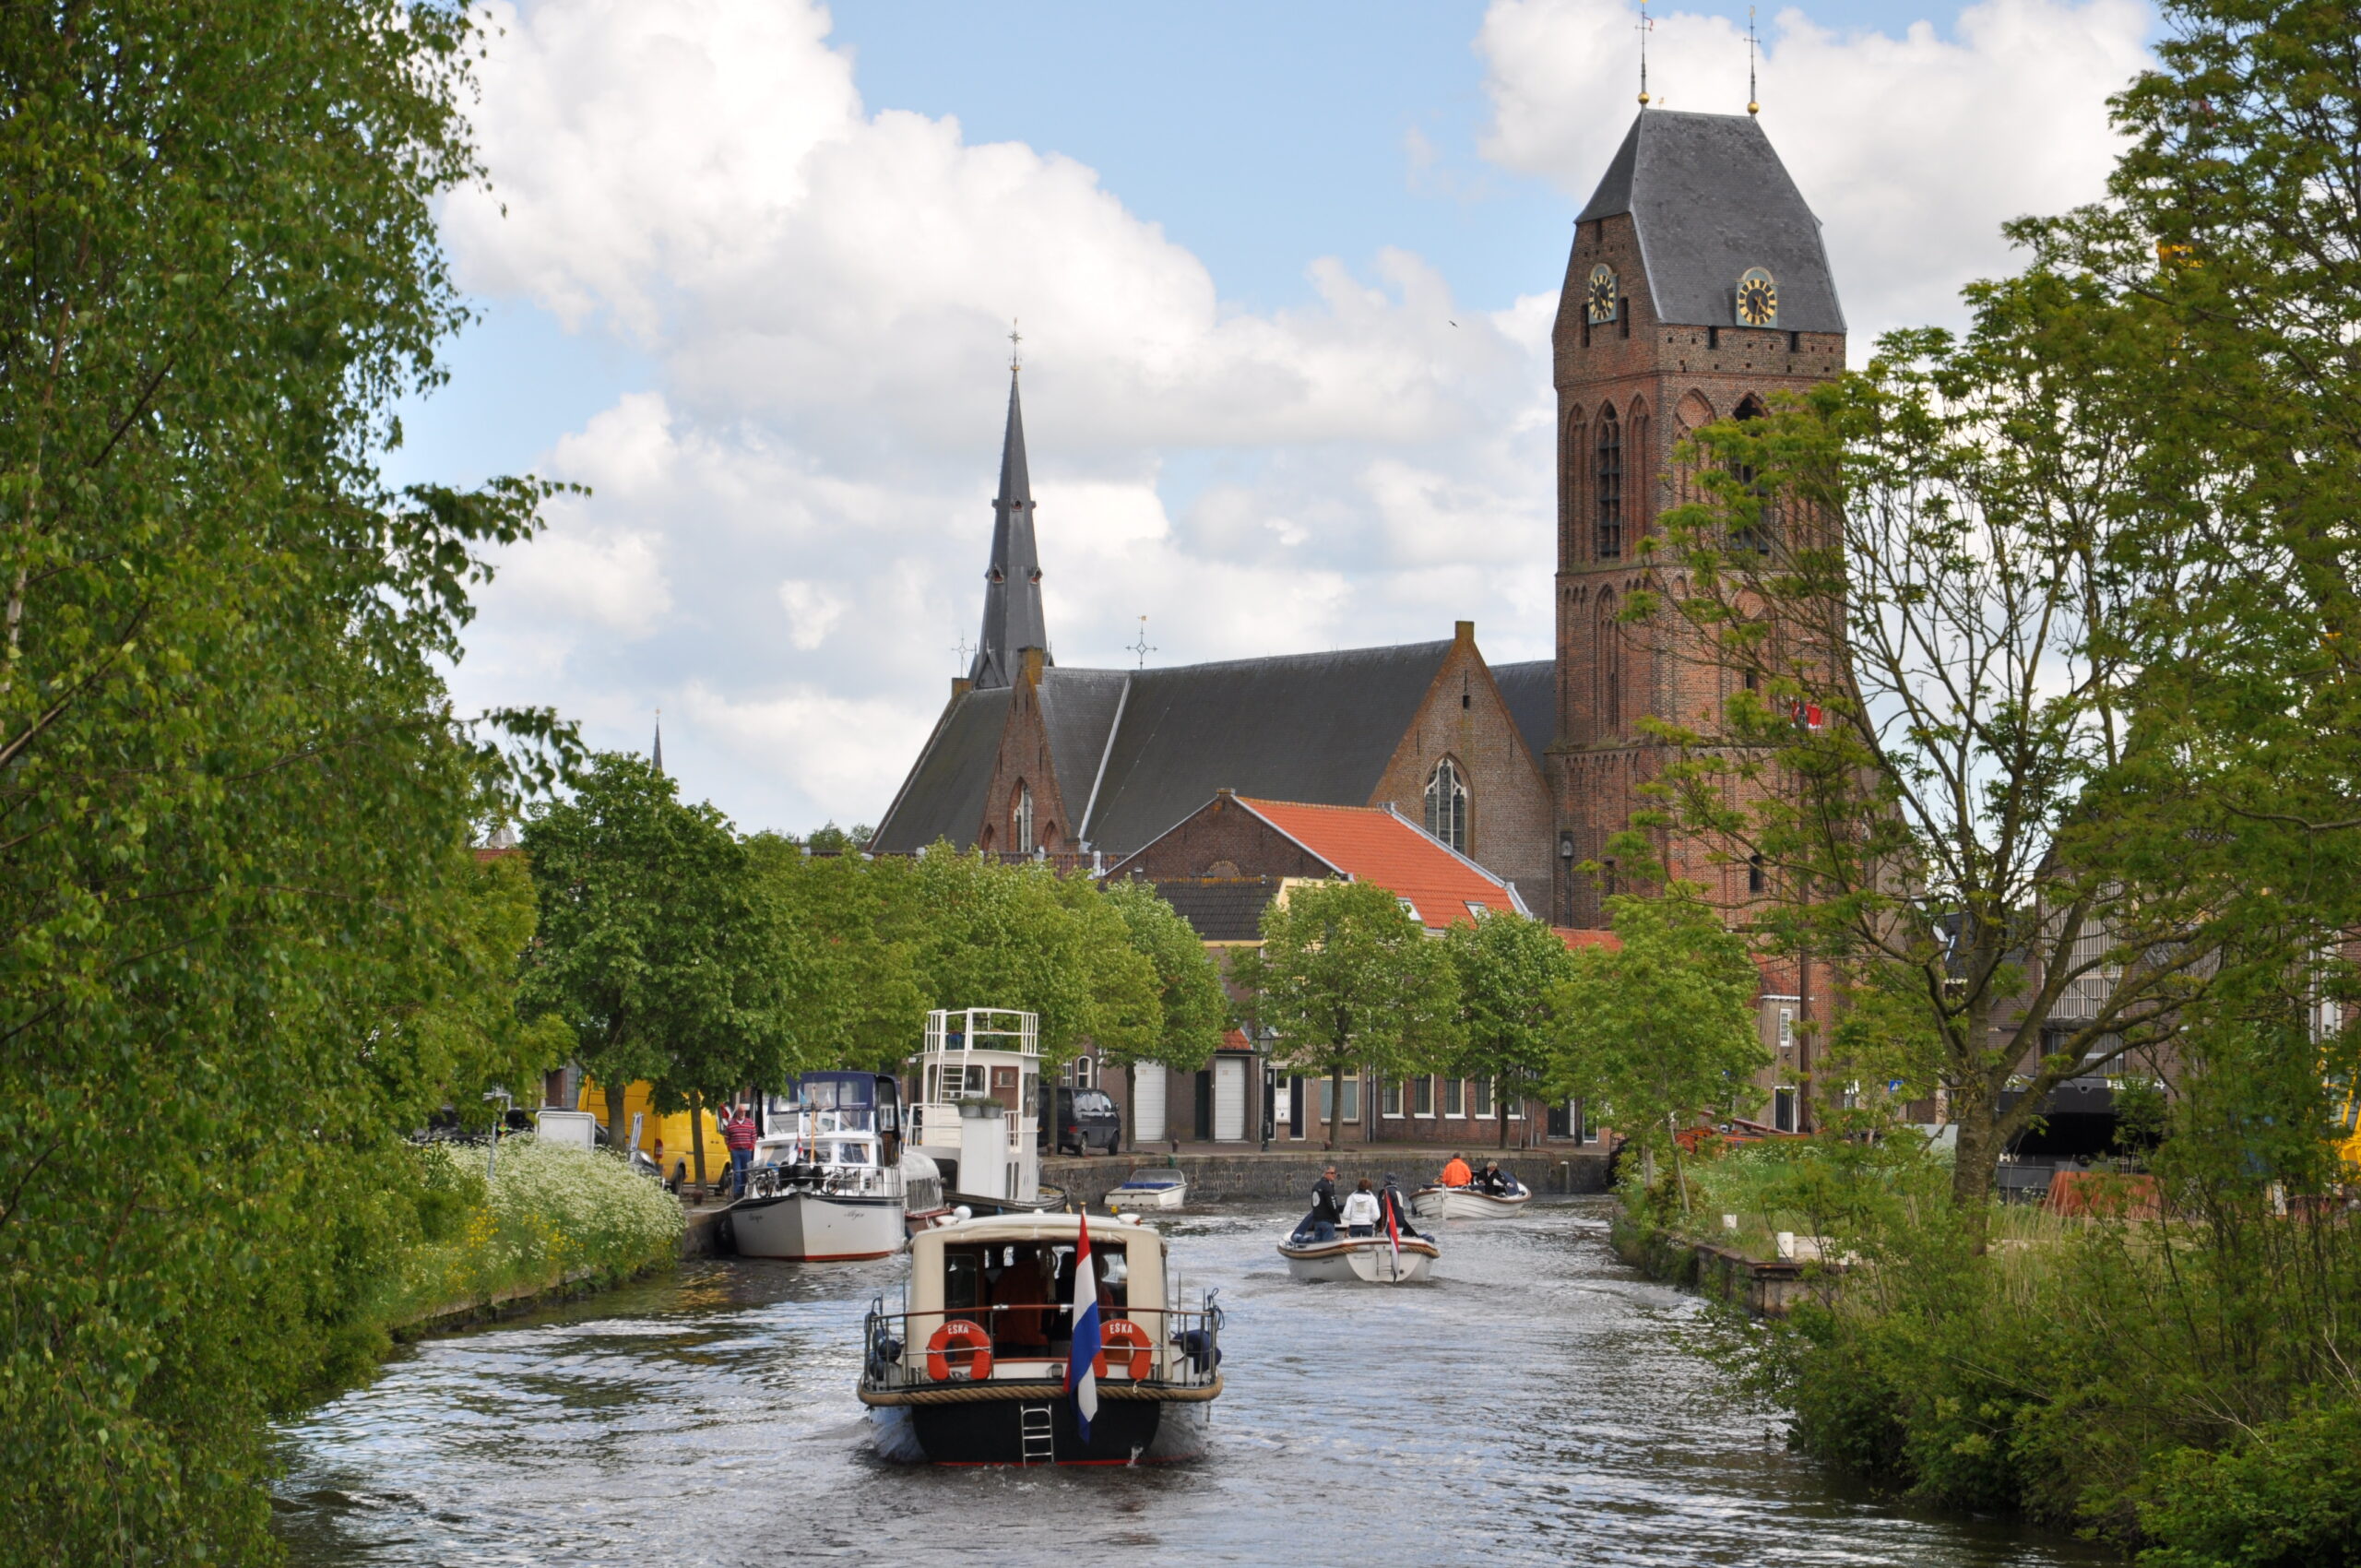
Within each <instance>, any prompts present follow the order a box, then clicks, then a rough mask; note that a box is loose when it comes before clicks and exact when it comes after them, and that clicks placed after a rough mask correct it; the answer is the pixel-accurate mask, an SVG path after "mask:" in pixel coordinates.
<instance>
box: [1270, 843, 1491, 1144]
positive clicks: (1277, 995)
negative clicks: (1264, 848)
mask: <svg viewBox="0 0 2361 1568" xmlns="http://www.w3.org/2000/svg"><path fill="white" fill-rule="evenodd" d="M1230 980H1231V981H1232V982H1233V983H1234V984H1236V985H1238V986H1239V987H1240V988H1241V989H1242V990H1244V991H1245V992H1248V993H1250V995H1251V996H1252V1006H1253V1008H1254V1011H1255V1021H1256V1022H1257V1023H1258V1024H1260V1025H1263V1026H1264V1027H1267V1028H1271V1029H1273V1030H1275V1031H1276V1033H1277V1040H1276V1042H1275V1046H1274V1053H1275V1055H1276V1056H1277V1057H1278V1059H1279V1060H1280V1061H1282V1062H1284V1063H1287V1066H1288V1067H1290V1068H1292V1069H1295V1070H1298V1071H1301V1072H1306V1073H1310V1074H1314V1075H1324V1076H1326V1077H1327V1078H1328V1080H1329V1082H1330V1085H1331V1092H1330V1099H1329V1107H1330V1119H1329V1124H1328V1136H1329V1143H1330V1146H1332V1147H1333V1146H1335V1142H1336V1139H1337V1134H1338V1125H1337V1123H1338V1121H1339V1119H1341V1117H1342V1116H1343V1114H1344V1107H1345V1097H1344V1088H1343V1085H1344V1077H1345V1075H1346V1074H1347V1073H1350V1072H1358V1073H1364V1074H1380V1075H1388V1076H1392V1075H1401V1074H1406V1073H1413V1072H1417V1071H1418V1070H1419V1069H1420V1068H1422V1067H1430V1066H1437V1067H1439V1066H1442V1065H1443V1064H1444V1063H1448V1062H1449V1061H1450V1059H1451V1056H1452V1053H1453V1051H1455V1050H1456V1049H1457V1048H1458V1046H1459V1043H1460V1032H1459V1024H1458V1018H1457V1012H1458V1003H1459V987H1458V981H1457V978H1456V976H1455V975H1454V973H1453V969H1452V966H1451V959H1450V957H1449V956H1448V955H1447V954H1446V953H1445V952H1444V950H1443V947H1442V944H1441V943H1439V942H1436V941H1434V940H1433V939H1431V938H1430V937H1429V936H1428V935H1427V933H1426V930H1425V928H1424V927H1422V926H1421V925H1420V924H1419V923H1418V917H1417V916H1416V915H1414V914H1412V913H1411V912H1410V911H1409V910H1407V909H1405V908H1403V906H1402V902H1401V900H1400V899H1399V898H1397V897H1395V896H1394V894H1393V893H1391V892H1389V891H1388V890H1387V889H1385V888H1382V887H1380V886H1378V885H1376V884H1374V883H1368V882H1325V883H1309V884H1304V885H1299V886H1297V887H1294V888H1292V889H1290V890H1289V892H1288V895H1287V900H1286V902H1285V903H1283V904H1282V903H1273V904H1272V905H1270V906H1269V907H1268V908H1266V909H1264V911H1263V945H1262V946H1261V948H1260V949H1255V948H1246V949H1243V950H1241V951H1240V953H1239V955H1238V956H1237V957H1236V958H1235V959H1234V960H1232V962H1231V965H1230Z"/></svg>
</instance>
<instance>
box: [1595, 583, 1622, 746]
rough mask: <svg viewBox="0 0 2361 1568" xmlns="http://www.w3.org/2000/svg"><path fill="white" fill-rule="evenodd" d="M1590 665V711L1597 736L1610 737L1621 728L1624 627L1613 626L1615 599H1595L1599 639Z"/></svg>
mask: <svg viewBox="0 0 2361 1568" xmlns="http://www.w3.org/2000/svg"><path fill="white" fill-rule="evenodd" d="M1594 646H1595V647H1596V659H1595V661H1594V663H1593V665H1592V676H1593V679H1594V680H1595V681H1596V691H1595V692H1594V693H1593V696H1594V698H1595V699H1596V700H1595V701H1594V702H1593V703H1592V705H1591V711H1592V712H1593V713H1595V714H1596V715H1597V716H1598V733H1599V734H1601V735H1612V734H1615V733H1616V732H1617V731H1620V730H1621V729H1622V728H1623V628H1622V627H1621V626H1619V625H1618V624H1616V621H1615V596H1614V595H1613V594H1611V593H1602V594H1600V595H1599V596H1598V637H1597V640H1596V644H1595V645H1594Z"/></svg>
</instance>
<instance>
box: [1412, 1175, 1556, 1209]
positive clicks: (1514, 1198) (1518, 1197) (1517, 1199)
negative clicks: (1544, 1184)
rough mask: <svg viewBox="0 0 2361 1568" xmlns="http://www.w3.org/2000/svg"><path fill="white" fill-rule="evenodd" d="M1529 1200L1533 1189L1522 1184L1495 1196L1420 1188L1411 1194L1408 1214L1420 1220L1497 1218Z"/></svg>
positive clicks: (1471, 1189)
mask: <svg viewBox="0 0 2361 1568" xmlns="http://www.w3.org/2000/svg"><path fill="white" fill-rule="evenodd" d="M1510 1180H1511V1181H1512V1182H1514V1181H1515V1180H1516V1179H1515V1178H1514V1177H1511V1178H1510ZM1532 1201H1533V1189H1532V1188H1530V1187H1527V1186H1525V1185H1524V1184H1523V1183H1521V1182H1520V1183H1518V1184H1517V1186H1516V1188H1515V1190H1514V1191H1513V1192H1507V1193H1498V1194H1495V1193H1487V1192H1484V1191H1483V1190H1481V1189H1480V1188H1477V1187H1421V1188H1419V1189H1418V1191H1417V1192H1415V1193H1413V1194H1410V1212H1411V1213H1413V1214H1415V1215H1417V1216H1418V1218H1420V1219H1499V1218H1502V1217H1504V1216H1507V1215H1512V1214H1514V1213H1516V1212H1517V1211H1518V1210H1519V1209H1521V1208H1523V1207H1525V1205H1527V1204H1529V1203H1531V1202H1532Z"/></svg>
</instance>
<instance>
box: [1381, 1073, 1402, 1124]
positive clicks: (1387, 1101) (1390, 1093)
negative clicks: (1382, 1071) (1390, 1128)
mask: <svg viewBox="0 0 2361 1568" xmlns="http://www.w3.org/2000/svg"><path fill="white" fill-rule="evenodd" d="M1378 1099H1379V1100H1380V1101H1381V1103H1382V1105H1383V1108H1384V1114H1385V1115H1386V1116H1388V1117H1390V1118H1392V1119H1393V1120H1394V1121H1396V1122H1398V1121H1400V1120H1401V1119H1402V1081H1401V1080H1400V1079H1398V1078H1388V1079H1386V1080H1385V1087H1383V1088H1382V1089H1381V1090H1380V1091H1379V1093H1378Z"/></svg>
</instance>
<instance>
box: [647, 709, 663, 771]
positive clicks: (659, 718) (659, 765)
mask: <svg viewBox="0 0 2361 1568" xmlns="http://www.w3.org/2000/svg"><path fill="white" fill-rule="evenodd" d="M649 760H650V761H651V762H653V763H654V764H655V765H656V771H657V772H658V773H661V772H663V771H664V710H663V709H662V708H660V707H659V708H658V709H657V710H656V754H655V755H654V756H652V757H651V758H649Z"/></svg>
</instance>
